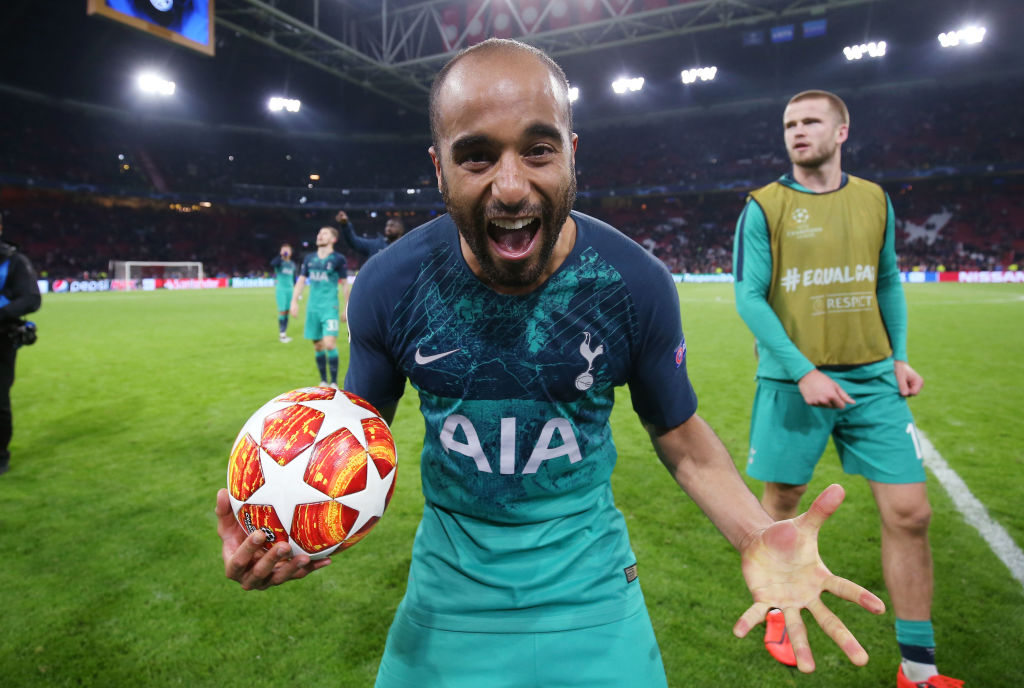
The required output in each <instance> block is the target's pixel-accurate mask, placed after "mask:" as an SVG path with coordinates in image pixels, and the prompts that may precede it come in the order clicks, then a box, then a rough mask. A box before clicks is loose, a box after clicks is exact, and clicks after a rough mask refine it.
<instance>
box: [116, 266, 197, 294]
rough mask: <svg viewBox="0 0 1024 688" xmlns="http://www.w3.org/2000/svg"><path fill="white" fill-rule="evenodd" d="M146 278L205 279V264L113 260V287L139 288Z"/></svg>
mask: <svg viewBox="0 0 1024 688" xmlns="http://www.w3.org/2000/svg"><path fill="white" fill-rule="evenodd" d="M145 279H198V280H201V279H203V264H202V263H200V262H197V261H176V262H175V261H171V262H166V261H155V260H112V261H110V280H111V287H112V288H113V289H138V288H139V287H140V283H141V282H142V280H145Z"/></svg>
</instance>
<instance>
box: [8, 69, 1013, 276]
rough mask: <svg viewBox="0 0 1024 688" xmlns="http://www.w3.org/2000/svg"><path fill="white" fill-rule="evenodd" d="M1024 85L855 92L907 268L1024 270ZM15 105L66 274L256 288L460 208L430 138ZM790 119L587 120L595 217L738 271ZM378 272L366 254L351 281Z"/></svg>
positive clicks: (13, 115) (587, 207) (707, 112)
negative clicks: (437, 177)
mask: <svg viewBox="0 0 1024 688" xmlns="http://www.w3.org/2000/svg"><path fill="white" fill-rule="evenodd" d="M1019 86H1020V84H1018V87H1011V86H1009V85H1007V84H1005V83H1004V84H1001V85H1000V87H999V88H994V87H993V86H992V85H989V84H985V83H981V84H976V85H973V86H966V87H964V86H960V87H957V88H953V87H948V86H934V85H924V86H918V87H915V88H912V89H903V88H900V89H896V88H891V87H890V88H876V89H873V90H870V91H865V92H862V93H852V94H844V96H846V97H847V101H848V103H849V105H850V109H851V111H852V113H853V126H852V128H851V139H850V142H849V143H848V144H847V145H846V147H845V148H844V154H845V158H844V166H845V167H846V168H847V169H849V170H851V171H852V172H853V173H855V174H860V175H861V176H864V177H867V178H869V179H873V180H876V181H879V182H880V183H882V184H883V186H884V187H885V188H886V190H887V191H888V192H889V193H890V195H891V197H892V199H893V203H894V206H895V208H896V213H897V218H898V242H899V243H898V250H899V253H900V255H901V261H902V264H903V267H904V269H907V270H911V269H918V270H936V269H946V270H957V269H980V270H990V269H1000V268H1005V267H1006V266H1009V265H1013V264H1016V263H1018V262H1019V260H1020V256H1021V255H1022V254H1024V200H1022V199H1024V193H1022V191H1024V188H1022V187H1024V182H1022V178H1021V173H1024V131H1022V130H1021V124H1020V121H1019V119H1018V118H1017V116H1016V115H1017V113H1019V112H1021V111H1024V88H1020V87H1019ZM11 97H12V98H13V99H14V100H15V102H16V103H17V107H7V108H3V109H2V110H0V151H2V152H0V184H2V188H0V202H2V203H3V206H4V208H5V209H6V212H7V224H8V234H9V236H10V237H11V238H12V239H14V240H16V241H18V242H20V243H21V245H22V248H23V250H25V251H26V252H27V253H28V254H29V255H30V256H32V258H33V260H34V261H36V265H37V267H38V268H39V270H40V271H41V272H43V273H45V274H46V275H48V276H49V277H51V278H76V279H77V278H81V277H83V276H88V275H97V274H101V273H102V272H103V271H104V270H105V269H106V266H107V262H108V261H109V260H110V259H111V258H113V257H121V258H132V259H139V260H141V259H149V260H200V261H203V263H204V264H205V265H206V270H207V273H208V274H210V275H221V276H246V275H250V276H251V275H256V274H261V273H263V271H264V270H265V269H266V261H267V259H268V258H269V256H271V255H273V254H274V252H275V251H276V247H277V245H278V244H279V243H280V242H281V241H285V240H287V241H291V242H295V243H298V244H300V245H301V242H302V241H304V240H307V239H308V238H310V237H311V236H312V234H313V230H314V229H315V226H316V225H317V224H318V223H328V222H329V221H330V218H331V217H332V216H333V213H334V211H335V210H336V209H338V208H345V209H346V210H347V211H348V212H349V213H350V215H352V217H353V219H354V221H355V222H356V225H357V227H358V228H359V230H360V231H361V232H367V233H368V232H379V231H381V228H382V227H383V223H384V219H383V217H373V216H371V213H385V212H388V213H395V214H397V213H400V214H401V215H402V219H403V221H404V222H405V224H406V226H407V227H414V226H416V225H417V224H419V223H420V222H422V221H425V220H427V219H429V218H430V217H432V216H433V215H434V214H436V213H437V212H439V211H440V209H441V203H440V197H439V195H438V194H437V192H436V189H435V188H434V184H435V182H434V177H433V169H432V167H431V165H430V162H429V160H428V158H427V155H426V148H427V147H428V146H429V141H428V140H427V137H426V132H425V131H424V132H423V134H422V135H420V136H413V135H410V136H398V135H378V136H362V137H358V136H345V137H343V136H338V135H334V134H330V133H308V132H307V133H303V134H294V133H291V134H289V133H287V132H282V131H273V130H270V129H258V128H253V127H243V126H232V125H218V126H214V127H209V126H200V125H199V123H197V122H189V121H184V120H180V121H179V120H172V119H166V118H165V119H159V118H152V117H149V118H144V117H141V116H139V115H132V114H129V113H127V112H125V111H119V110H116V109H112V108H107V107H99V106H90V105H85V104H72V103H68V102H66V101H63V102H62V101H56V100H54V99H48V98H47V97H45V96H41V95H39V94H34V95H33V94H25V93H21V94H16V95H14V96H11ZM782 104H783V101H779V102H765V101H763V100H762V101H758V102H752V103H743V102H734V103H731V104H728V105H723V106H717V107H713V108H692V109H689V110H685V111H679V112H662V113H660V114H655V115H652V116H649V117H645V118H642V119H640V120H637V119H636V118H633V119H631V120H629V121H628V122H617V121H604V122H592V123H589V124H587V123H585V124H583V125H582V126H580V127H579V129H580V136H581V145H580V149H579V153H578V156H577V174H578V179H579V189H580V199H579V201H578V204H577V207H578V208H580V209H581V210H583V211H584V212H588V213H590V214H592V215H595V216H596V217H599V218H601V219H605V220H607V221H609V222H611V223H612V224H614V225H616V226H618V227H620V228H622V229H623V230H624V231H626V232H627V233H628V234H630V236H632V237H633V238H634V239H635V240H636V241H638V242H639V243H641V244H642V245H644V246H645V247H647V248H648V250H650V251H652V252H653V253H654V254H655V255H657V256H658V257H659V258H660V259H661V260H663V261H664V262H665V263H666V264H667V265H668V267H669V268H670V270H672V271H673V272H677V273H678V272H691V273H715V272H729V271H730V270H731V260H732V258H731V246H732V233H733V228H734V223H735V219H736V217H737V215H738V213H739V211H740V209H741V208H742V205H743V202H744V198H745V195H746V191H748V190H749V189H751V188H755V187H757V186H760V185H762V184H764V183H766V182H768V181H770V180H771V179H773V178H775V177H776V176H778V175H779V174H781V173H782V172H784V171H786V169H787V167H788V164H787V161H786V158H785V151H784V150H783V149H782V147H781V143H780V141H781V137H780V136H779V130H780V127H779V126H778V125H779V124H780V117H781V114H780V113H781V110H782ZM424 129H425V126H424ZM310 174H317V175H319V179H317V180H315V181H314V180H311V178H310ZM200 201H203V205H200V204H199V202H200ZM211 236H215V237H216V238H217V240H216V241H215V242H211V241H210V240H209V238H210V237H211ZM360 259H361V258H360V257H359V256H358V255H357V254H352V255H350V256H349V262H350V267H357V266H358V264H359V260H360Z"/></svg>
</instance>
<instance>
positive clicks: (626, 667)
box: [217, 39, 884, 688]
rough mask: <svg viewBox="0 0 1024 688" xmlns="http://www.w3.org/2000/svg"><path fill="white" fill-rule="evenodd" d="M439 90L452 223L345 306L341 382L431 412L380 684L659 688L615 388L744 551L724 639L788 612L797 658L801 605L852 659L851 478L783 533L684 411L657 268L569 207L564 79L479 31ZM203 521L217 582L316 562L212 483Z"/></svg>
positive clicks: (378, 273)
mask: <svg viewBox="0 0 1024 688" xmlns="http://www.w3.org/2000/svg"><path fill="white" fill-rule="evenodd" d="M430 103H431V104H430V113H431V131H432V134H433V142H434V145H433V146H432V147H431V149H430V154H431V158H432V159H433V161H434V165H435V171H436V175H437V180H438V186H439V188H440V189H441V192H442V196H443V198H444V201H445V205H446V207H447V209H448V212H449V214H448V215H443V216H441V217H440V218H438V219H436V220H434V221H432V222H430V223H428V224H426V225H424V226H423V227H421V228H419V229H418V230H416V231H414V232H411V233H410V234H409V236H408V237H407V238H406V239H405V240H403V241H401V242H399V243H397V244H395V246H394V247H393V248H391V249H389V250H387V251H383V252H381V253H379V254H378V255H376V256H374V257H373V258H371V259H370V260H369V261H368V262H367V264H366V265H365V266H364V268H363V270H362V271H361V272H360V276H359V279H357V280H356V281H355V284H354V285H353V289H352V302H351V303H350V313H349V315H350V319H349V331H350V335H351V346H350V355H351V361H350V365H349V367H348V373H347V375H346V380H345V387H346V389H347V390H350V391H352V392H354V393H356V394H359V395H361V396H363V397H365V398H366V399H367V400H369V401H370V402H371V403H373V404H374V405H375V406H377V408H379V409H380V410H381V412H382V413H383V414H384V416H385V417H386V418H387V419H388V420H390V419H391V418H392V417H393V415H394V412H395V407H396V404H397V402H398V400H399V398H400V396H401V395H402V393H403V391H404V389H405V386H406V381H407V380H409V381H411V383H412V385H413V386H414V387H415V388H417V390H418V391H419V396H420V408H421V412H422V414H423V418H424V422H425V425H426V434H425V437H424V446H423V454H422V456H421V471H422V479H423V489H424V494H425V498H426V500H425V508H424V513H423V519H422V521H421V523H420V526H419V529H418V531H417V535H416V540H415V542H414V544H413V555H412V563H411V565H410V573H409V583H408V587H407V590H406V595H405V598H404V600H403V602H402V604H401V606H400V608H399V610H398V612H397V613H396V616H395V619H394V622H393V624H392V626H391V631H390V633H389V636H388V641H387V644H386V647H385V650H384V656H383V658H382V660H381V664H380V668H379V671H378V675H377V686H378V688H391V687H394V686H398V687H412V686H415V687H416V688H431V687H434V686H442V685H443V686H495V685H498V684H499V682H500V683H501V685H509V684H510V681H511V680H514V681H515V683H516V685H529V686H563V687H568V686H585V687H586V688H600V687H602V686H616V687H618V686H637V687H641V688H649V687H651V686H665V685H666V679H665V673H664V669H663V667H662V662H661V655H660V652H659V651H658V646H657V642H656V640H655V638H654V633H653V629H652V627H651V623H650V620H649V618H648V615H647V610H646V608H645V605H644V601H643V595H642V593H641V591H640V584H639V579H638V570H637V565H636V558H635V556H634V555H633V553H632V551H631V548H630V545H629V538H628V535H627V532H626V524H625V519H624V517H623V515H622V514H621V513H620V512H619V511H618V510H617V509H616V508H615V506H614V502H613V499H612V494H611V483H610V476H611V473H612V468H613V467H614V464H615V461H616V452H615V448H614V445H613V443H612V441H611V428H610V425H609V415H610V413H611V409H612V405H613V402H614V393H615V387H616V386H618V385H621V384H625V383H628V384H629V385H630V387H631V390H632V399H633V404H634V408H635V410H636V411H637V414H638V415H639V417H640V419H641V421H642V422H643V424H644V425H645V427H646V428H647V429H648V431H649V433H650V438H651V441H652V442H653V445H654V450H655V453H656V454H657V455H658V457H659V458H660V459H661V461H662V462H663V463H664V465H665V466H666V468H667V469H668V470H669V472H670V474H671V475H672V476H673V478H674V479H675V480H676V481H677V482H678V484H679V485H680V486H681V487H682V488H683V489H684V490H685V491H686V492H687V493H688V494H689V496H690V497H691V498H692V499H694V500H695V501H696V502H697V504H699V505H700V507H701V508H702V509H703V510H704V512H705V513H706V514H707V516H708V517H709V518H710V519H711V521H712V522H713V523H714V524H715V526H716V527H717V528H718V529H719V530H720V531H721V532H722V534H723V535H724V536H725V537H726V538H727V539H728V540H729V542H730V543H731V544H732V545H733V546H734V547H735V548H736V549H737V550H739V552H740V554H741V558H742V568H743V574H744V576H745V579H746V581H747V584H748V586H749V588H750V590H751V593H752V595H753V597H754V602H753V604H751V606H750V607H749V608H748V609H747V610H746V612H744V614H743V615H742V616H741V617H740V619H739V620H738V621H737V622H736V624H735V625H734V627H733V632H734V633H735V634H736V635H737V636H739V637H743V636H744V635H746V633H747V632H749V630H750V629H751V627H753V626H754V625H755V624H757V623H758V622H760V621H762V620H763V619H764V615H765V613H766V612H767V611H768V609H769V608H771V607H772V606H779V607H781V608H783V609H785V611H786V614H787V615H788V616H790V617H792V619H793V622H794V625H793V633H792V634H793V638H794V646H795V647H796V648H797V650H796V651H797V656H798V658H799V660H800V668H801V669H802V670H804V671H811V670H813V668H814V660H813V657H812V655H811V651H810V647H809V646H808V644H807V637H806V633H805V629H804V627H803V625H802V624H801V623H800V610H801V609H802V608H808V609H810V610H811V612H812V613H813V614H814V616H815V618H816V619H817V620H818V621H819V623H821V625H822V627H823V628H824V629H825V630H826V632H827V633H828V634H829V635H830V636H831V637H832V638H833V639H834V640H835V641H836V642H837V643H838V644H839V645H840V646H841V647H842V649H843V650H844V652H845V653H846V654H847V655H848V656H849V657H850V659H851V660H852V661H853V662H855V663H856V664H864V663H865V662H866V661H867V654H866V653H865V652H864V650H863V648H861V646H860V645H859V643H858V642H857V640H856V639H855V638H854V637H853V635H852V634H851V633H850V632H849V631H848V630H847V629H846V627H845V626H844V625H843V623H842V622H841V621H840V620H839V619H838V618H837V617H836V616H835V615H834V614H832V612H831V611H829V610H828V609H827V607H826V606H825V604H824V602H823V601H822V600H821V599H820V596H821V594H822V592H823V591H825V590H828V591H830V592H832V593H833V594H836V595H838V596H839V597H841V598H843V599H846V600H850V601H853V602H856V603H858V604H860V605H861V606H863V607H865V608H866V609H869V610H871V611H873V612H875V613H881V612H882V611H883V610H884V606H883V604H882V602H881V600H879V599H878V598H877V597H875V596H874V595H872V594H871V593H870V592H868V591H867V590H865V589H863V588H862V587H860V586H858V585H856V584H854V583H852V582H850V581H848V580H845V579H842V578H839V577H838V576H835V575H833V574H831V573H830V572H829V571H828V569H827V568H826V567H825V565H824V563H823V562H822V561H821V559H820V557H819V556H818V553H817V533H818V530H819V529H820V527H821V525H822V523H823V522H824V521H825V519H826V518H828V516H829V515H830V514H831V513H832V512H833V511H835V509H836V508H837V507H838V506H839V503H840V502H841V501H842V488H840V487H839V486H832V487H830V488H828V489H827V490H825V491H824V492H823V493H822V495H821V496H820V497H819V498H818V499H817V500H815V503H814V504H813V505H812V507H811V509H810V510H809V511H808V512H807V513H805V514H803V515H801V516H799V517H797V518H795V519H793V520H791V521H783V522H775V521H773V519H772V518H771V517H770V516H769V515H768V514H767V513H765V511H764V509H762V508H761V506H760V504H759V503H758V501H757V498H756V497H754V495H753V494H752V493H751V492H750V491H749V490H748V489H747V488H746V486H745V484H744V482H743V479H742V478H741V477H740V475H739V473H738V471H737V470H736V468H735V465H734V463H733V461H732V459H731V458H730V456H729V454H728V453H727V451H726V449H725V447H724V446H723V445H722V443H721V442H720V441H719V439H718V438H717V436H716V435H715V433H714V432H713V431H712V430H711V428H710V427H709V426H708V424H707V423H706V422H704V421H703V420H702V419H701V418H700V417H699V416H697V415H696V397H695V395H694V393H693V388H692V387H691V385H690V382H689V378H688V376H687V372H686V370H687V368H686V348H685V342H684V340H683V335H682V326H681V322H680V313H679V300H678V297H677V294H676V288H675V285H674V282H673V281H672V278H671V276H670V275H669V274H668V271H667V270H666V269H665V267H664V265H663V264H661V263H660V262H659V261H657V260H656V259H655V258H653V257H652V256H650V255H649V254H648V253H647V252H646V251H644V250H643V248H642V247H640V246H639V245H637V244H636V243H635V242H633V241H631V240H630V239H628V238H627V237H625V236H624V235H623V234H621V233H620V232H618V231H616V230H615V229H613V228H611V227H609V226H608V225H606V224H604V223H602V222H600V221H598V220H595V219H593V218H590V217H588V216H586V215H583V214H581V213H576V212H570V210H571V207H572V204H573V202H574V200H575V191H576V185H575V167H574V161H575V151H576V145H577V137H576V135H575V134H573V133H572V114H571V109H570V105H569V98H568V83H567V81H566V78H565V74H564V73H563V72H562V70H561V68H560V67H558V65H557V64H555V63H554V62H553V61H551V59H550V58H548V57H547V56H546V55H544V53H542V52H540V51H538V50H536V49H535V48H532V47H530V46H527V45H525V44H522V43H518V42H515V41H509V40H499V39H491V40H488V41H484V42H482V43H480V44H478V45H476V46H474V47H473V48H470V49H468V50H466V51H464V52H462V53H460V54H459V55H458V56H456V57H455V58H453V60H452V61H450V62H449V63H448V64H447V65H446V66H445V67H444V68H443V69H442V70H441V72H440V73H439V74H438V76H437V78H436V79H435V82H434V87H433V89H432V91H431V99H430ZM556 435H557V437H556ZM217 514H218V521H219V525H218V530H219V533H220V535H221V538H222V540H223V544H224V546H223V559H224V563H225V572H226V574H227V576H228V577H230V578H232V579H234V580H237V581H238V582H240V583H241V585H242V587H243V588H246V589H252V588H260V589H262V588H266V587H268V586H270V585H276V584H280V583H283V582H285V581H287V580H290V579H292V578H302V577H304V576H306V575H308V574H309V573H310V572H311V571H313V570H315V569H318V568H320V567H322V566H324V565H325V564H326V562H325V561H324V560H320V561H318V562H316V563H311V562H310V561H309V558H308V557H305V556H299V557H295V558H293V559H288V558H287V555H286V551H287V550H288V546H287V545H286V544H282V545H281V546H275V547H274V548H273V549H271V550H270V551H269V552H268V553H267V554H266V555H263V554H262V551H261V545H262V544H263V542H264V539H265V537H264V535H263V533H262V532H259V531H257V532H254V533H253V534H252V535H249V536H248V537H247V536H246V533H245V532H244V531H243V530H242V529H241V528H240V527H239V525H238V523H237V521H235V520H234V518H233V516H232V513H231V507H230V504H229V501H228V499H227V491H226V490H222V491H221V493H220V494H219V495H218V504H217ZM688 526H690V527H692V525H691V524H682V523H681V524H677V525H676V527H679V528H685V527H688ZM683 589H685V587H684V588H683Z"/></svg>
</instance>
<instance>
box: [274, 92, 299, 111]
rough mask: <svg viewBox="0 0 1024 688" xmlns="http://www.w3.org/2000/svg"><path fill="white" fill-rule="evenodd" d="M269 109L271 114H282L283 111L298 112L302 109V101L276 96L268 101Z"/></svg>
mask: <svg viewBox="0 0 1024 688" xmlns="http://www.w3.org/2000/svg"><path fill="white" fill-rule="evenodd" d="M267 107H268V108H269V109H270V111H271V112H281V111H282V110H285V111H287V112H298V111H299V108H301V107H302V101H300V100H297V99H295V98H281V97H280V96H274V97H273V98H271V99H270V100H269V101H267Z"/></svg>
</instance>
